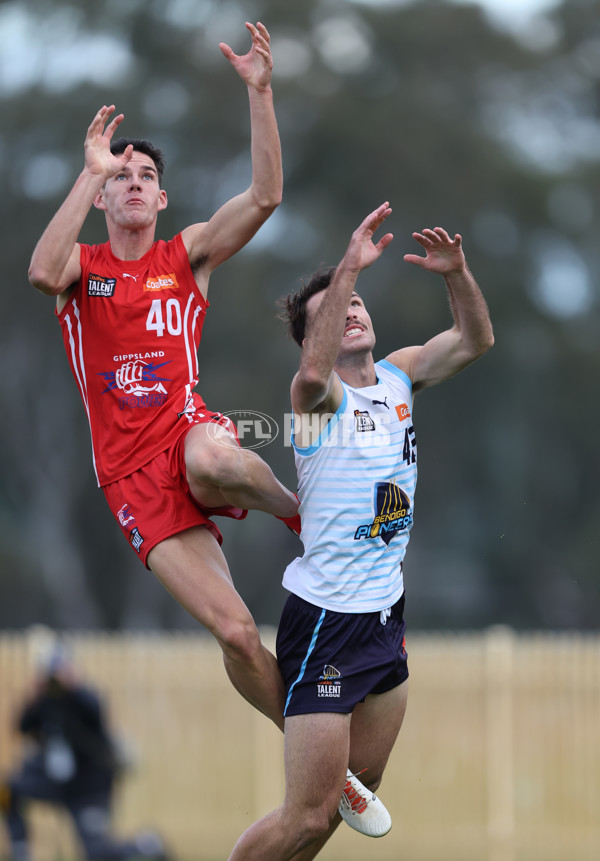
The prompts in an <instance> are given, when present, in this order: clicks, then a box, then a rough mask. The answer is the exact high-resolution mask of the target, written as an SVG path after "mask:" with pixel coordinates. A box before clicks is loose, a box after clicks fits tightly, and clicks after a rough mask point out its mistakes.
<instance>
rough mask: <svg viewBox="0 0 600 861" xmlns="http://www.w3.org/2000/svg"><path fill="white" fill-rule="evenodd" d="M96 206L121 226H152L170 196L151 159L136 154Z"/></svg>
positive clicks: (104, 192) (107, 187)
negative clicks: (162, 186) (161, 185)
mask: <svg viewBox="0 0 600 861" xmlns="http://www.w3.org/2000/svg"><path fill="white" fill-rule="evenodd" d="M96 205H97V206H98V208H99V209H104V210H105V211H106V214H107V217H108V218H110V219H111V220H113V221H114V222H115V223H116V224H119V225H121V226H124V227H144V226H146V225H148V224H152V223H153V222H154V220H155V218H156V216H157V214H158V212H159V211H160V210H161V209H164V208H165V207H166V205H167V194H166V192H165V191H164V190H163V189H161V188H160V186H159V180H158V171H157V170H156V167H155V165H154V162H153V161H152V159H151V158H150V156H147V155H145V154H144V153H141V152H136V151H134V153H133V156H132V158H131V160H130V161H129V162H128V163H127V164H126V165H125V167H124V168H123V169H122V170H120V171H119V172H118V173H116V174H115V175H114V176H112V177H111V178H110V179H107V180H106V183H105V184H104V188H103V189H102V191H101V193H100V195H99V197H98V202H97V204H96Z"/></svg>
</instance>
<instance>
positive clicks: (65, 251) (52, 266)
mask: <svg viewBox="0 0 600 861" xmlns="http://www.w3.org/2000/svg"><path fill="white" fill-rule="evenodd" d="M114 111H115V106H114V105H110V106H108V107H107V106H106V105H104V106H103V107H102V108H100V110H99V111H98V113H97V114H96V116H95V117H94V119H93V120H92V122H91V124H90V126H89V128H88V130H87V134H86V136H85V143H84V148H85V163H84V167H83V170H82V171H81V173H80V174H79V176H78V177H77V179H76V181H75V184H74V185H73V188H72V189H71V191H70V192H69V194H68V196H67V198H66V200H65V201H64V203H63V204H62V206H61V207H60V209H59V210H58V212H57V213H56V215H55V216H54V218H53V219H52V221H51V222H50V223H49V225H48V227H47V228H46V229H45V230H44V232H43V234H42V236H41V238H40V239H39V241H38V243H37V245H36V247H35V249H34V252H33V255H32V258H31V263H30V265H29V280H30V282H31V283H32V284H33V286H34V287H36V288H37V289H38V290H41V291H42V293H47V294H49V295H51V296H52V295H58V294H59V293H62V292H63V291H64V290H66V288H67V287H69V286H70V285H71V284H72V283H73V282H74V281H77V279H78V278H79V275H80V272H81V270H80V266H79V246H78V245H77V238H78V236H79V232H80V230H81V228H82V226H83V222H84V221H85V219H86V217H87V214H88V212H89V211H90V208H91V206H92V204H93V202H94V199H95V197H96V195H97V194H98V192H99V191H100V189H101V188H102V186H103V185H104V183H105V182H106V180H107V179H108V177H110V176H113V175H114V174H115V173H116V172H117V171H118V170H120V169H121V168H122V167H123V166H124V165H125V164H126V163H127V162H128V161H129V160H130V158H131V154H132V147H128V148H127V149H126V150H125V152H124V153H122V154H121V155H119V156H114V155H112V153H111V151H110V142H111V138H112V136H113V134H114V132H115V130H116V129H117V127H118V126H119V124H120V123H121V121H122V119H123V114H118V115H117V116H116V117H114V118H113V119H112V120H111V121H110V122H108V120H109V118H110V116H111V114H113V113H114ZM107 122H108V125H106V124H107Z"/></svg>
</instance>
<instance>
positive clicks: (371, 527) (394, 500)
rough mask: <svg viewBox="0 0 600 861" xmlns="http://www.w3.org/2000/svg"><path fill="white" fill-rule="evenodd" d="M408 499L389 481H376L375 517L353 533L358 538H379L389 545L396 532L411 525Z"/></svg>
mask: <svg viewBox="0 0 600 861" xmlns="http://www.w3.org/2000/svg"><path fill="white" fill-rule="evenodd" d="M412 519H413V516H412V511H411V510H410V499H409V498H408V496H407V495H406V493H405V492H404V491H403V490H402V488H401V487H398V485H397V484H396V483H395V482H394V483H390V482H389V481H378V482H377V484H376V485H375V517H374V519H373V522H372V523H365V524H364V525H363V526H359V527H358V529H357V530H356V532H355V533H354V538H355V540H358V539H360V538H381V540H382V541H383V542H384V543H385V544H389V543H390V541H391V540H392V538H393V536H394V535H395V534H396V532H400V531H401V530H403V529H409V528H410V526H411V525H412Z"/></svg>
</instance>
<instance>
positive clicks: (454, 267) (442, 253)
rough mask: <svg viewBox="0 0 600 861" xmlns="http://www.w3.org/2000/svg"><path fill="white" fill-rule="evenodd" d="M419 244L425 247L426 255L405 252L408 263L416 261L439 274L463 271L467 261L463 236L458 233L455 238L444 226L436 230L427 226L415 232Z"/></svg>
mask: <svg viewBox="0 0 600 861" xmlns="http://www.w3.org/2000/svg"><path fill="white" fill-rule="evenodd" d="M413 239H416V240H417V242H418V243H419V245H422V246H423V248H424V249H425V252H426V253H425V257H420V256H419V255H418V254H405V255H404V259H405V260H406V262H407V263H414V264H416V265H417V266H420V267H421V268H422V269H427V270H428V271H429V272H436V273H437V274H438V275H448V274H449V273H450V272H462V271H463V270H464V269H465V266H466V261H465V255H464V252H463V250H462V237H461V236H460V235H459V234H458V233H457V234H455V236H454V239H450V236H449V235H448V234H447V233H446V231H445V230H444V229H443V227H436V228H435V229H434V230H430V229H429V228H425V230H423V232H422V233H413Z"/></svg>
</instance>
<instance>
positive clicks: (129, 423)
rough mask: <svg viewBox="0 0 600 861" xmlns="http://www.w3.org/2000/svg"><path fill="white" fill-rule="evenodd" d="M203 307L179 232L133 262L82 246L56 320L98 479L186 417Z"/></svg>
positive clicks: (153, 445)
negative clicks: (78, 272) (85, 420)
mask: <svg viewBox="0 0 600 861" xmlns="http://www.w3.org/2000/svg"><path fill="white" fill-rule="evenodd" d="M207 308H208V302H207V301H206V299H205V298H204V297H203V296H202V294H201V293H200V290H199V288H198V285H197V284H196V282H195V280H194V276H193V275H192V271H191V268H190V264H189V260H188V255H187V251H186V249H185V246H184V244H183V240H182V238H181V234H178V235H177V236H175V237H174V238H173V239H171V240H170V241H168V242H165V241H163V240H158V241H157V242H155V243H154V244H153V246H152V248H151V249H150V250H149V251H148V253H147V254H145V255H144V256H143V257H142V258H141V259H140V260H119V259H118V258H117V257H115V256H114V254H113V253H112V251H111V248H110V243H108V242H106V243H104V244H103V245H82V246H81V278H80V280H79V282H78V283H77V284H76V286H75V287H74V289H73V290H72V292H71V295H70V297H69V299H68V301H67V303H66V305H65V307H64V308H63V309H62V311H61V312H60V314H58V319H59V322H60V325H61V328H62V332H63V338H64V343H65V349H66V351H67V356H68V358H69V362H70V365H71V370H72V372H73V376H74V377H75V380H76V382H77V385H78V387H79V392H80V394H81V397H82V399H83V403H84V406H85V409H86V412H87V416H88V420H89V423H90V430H91V435H92V450H93V458H94V468H95V470H96V476H97V479H98V484H99V485H106V484H108V483H111V482H114V481H116V480H118V479H120V478H123V477H124V476H127V475H130V474H131V473H132V472H135V471H136V470H138V469H139V468H140V467H142V466H144V465H145V464H147V463H148V462H149V461H150V460H152V459H153V458H154V457H155V456H156V455H157V454H159V453H160V452H162V451H165V450H166V449H167V448H169V446H171V445H172V444H173V443H174V442H175V440H177V439H178V437H179V436H180V434H181V422H182V421H183V422H186V423H187V421H190V422H191V421H192V413H193V411H195V409H196V407H195V406H194V405H193V404H192V401H191V395H192V391H193V389H194V387H195V386H196V385H197V383H198V355H197V354H198V346H199V344H200V336H201V333H202V325H203V323H204V317H205V314H206V309H207ZM197 403H198V396H197V395H196V405H197ZM186 407H187V408H188V410H189V417H188V416H186ZM202 407H204V403H203V402H202V403H201V404H200V408H201V409H202ZM196 415H197V413H196Z"/></svg>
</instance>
